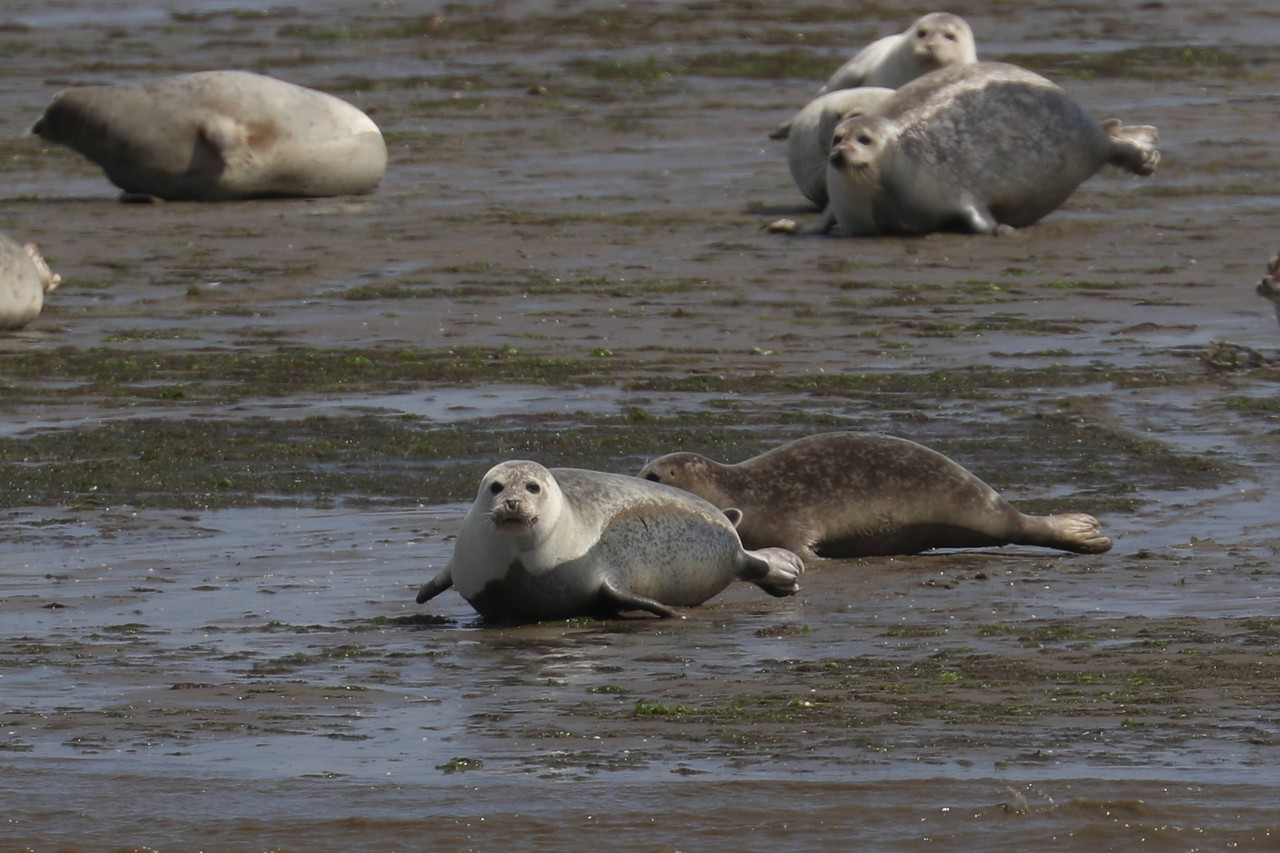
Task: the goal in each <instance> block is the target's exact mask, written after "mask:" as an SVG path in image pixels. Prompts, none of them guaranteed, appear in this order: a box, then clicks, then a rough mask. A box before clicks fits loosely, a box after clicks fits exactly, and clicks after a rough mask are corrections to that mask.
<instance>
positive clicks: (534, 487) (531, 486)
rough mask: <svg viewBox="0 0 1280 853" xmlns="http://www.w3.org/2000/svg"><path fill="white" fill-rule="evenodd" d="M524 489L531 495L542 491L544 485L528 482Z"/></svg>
mask: <svg viewBox="0 0 1280 853" xmlns="http://www.w3.org/2000/svg"><path fill="white" fill-rule="evenodd" d="M524 490H525V491H526V492H528V493H529V494H531V495H536V494H538V492H540V491H542V486H539V485H538V484H537V483H528V484H526V485H525V487H524Z"/></svg>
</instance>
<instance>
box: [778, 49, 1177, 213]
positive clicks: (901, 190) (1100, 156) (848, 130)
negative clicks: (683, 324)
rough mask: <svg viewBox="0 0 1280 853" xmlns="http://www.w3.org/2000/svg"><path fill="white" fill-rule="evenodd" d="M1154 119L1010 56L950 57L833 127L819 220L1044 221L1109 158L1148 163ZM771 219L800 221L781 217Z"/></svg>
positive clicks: (1117, 162)
mask: <svg viewBox="0 0 1280 853" xmlns="http://www.w3.org/2000/svg"><path fill="white" fill-rule="evenodd" d="M1157 139H1158V136H1157V133H1156V129H1155V128H1154V127H1149V126H1133V127H1122V126H1121V125H1120V122H1119V120H1117V119H1108V120H1107V121H1105V122H1103V123H1102V124H1099V123H1098V122H1097V121H1095V120H1094V119H1093V118H1091V117H1090V116H1089V115H1088V114H1087V113H1086V112H1085V111H1084V110H1083V109H1082V108H1081V107H1080V106H1079V105H1078V104H1076V103H1075V102H1074V101H1073V100H1071V99H1070V98H1069V97H1067V94H1066V93H1065V92H1063V91H1062V89H1060V88H1058V87H1057V86H1056V85H1054V84H1053V83H1051V82H1049V81H1048V80H1046V79H1045V78H1043V77H1041V76H1040V75H1038V74H1033V73H1032V72H1030V71H1026V70H1024V69H1022V68H1018V67H1017V66H1014V65H1008V64H1005V63H998V62H979V63H975V64H971V65H957V66H952V67H949V68H943V69H941V70H940V71H935V72H933V73H932V74H928V75H926V76H924V77H921V78H919V79H918V80H915V81H914V82H911V83H908V84H907V85H905V86H903V87H902V88H901V89H899V90H898V91H897V92H895V93H894V94H893V96H892V97H890V98H888V99H887V100H885V101H884V102H883V103H882V104H881V105H880V106H879V107H878V108H877V109H876V110H875V112H874V113H872V114H870V115H864V116H858V117H856V118H851V119H846V120H845V121H843V122H841V123H840V124H839V125H838V126H837V127H836V130H835V133H834V142H835V144H834V147H833V149H832V151H831V160H830V164H829V165H828V168H827V193H828V195H829V197H830V203H829V204H828V206H827V210H826V212H825V214H824V216H823V220H822V222H821V223H819V224H818V226H817V227H816V228H814V229H811V230H812V231H816V232H820V233H821V232H826V231H828V230H830V228H831V227H832V226H833V225H835V224H836V223H839V225H840V229H841V230H842V231H844V233H846V234H849V235H855V236H856V235H872V234H926V233H929V232H932V231H943V230H955V231H963V232H970V233H975V234H1002V233H1006V232H1008V231H1012V230H1013V229H1015V228H1023V227H1025V226H1028V225H1031V224H1032V223H1035V222H1037V221H1039V220H1040V219H1041V218H1043V217H1044V216H1046V215H1048V214H1049V213H1050V212H1052V211H1054V210H1056V209H1057V208H1058V207H1059V206H1060V205H1061V204H1062V203H1063V202H1064V201H1066V200H1067V198H1068V197H1069V196H1070V195H1071V193H1073V192H1074V191H1075V189H1076V188H1077V187H1078V186H1079V185H1080V184H1081V183H1083V182H1084V181H1085V180H1086V179H1088V178H1089V177H1091V176H1093V175H1094V174H1096V173H1097V172H1098V171H1099V170H1101V169H1102V168H1103V167H1104V166H1107V165H1113V166H1119V167H1120V168H1123V169H1126V170H1128V171H1130V172H1132V173H1133V174H1135V175H1142V176H1145V175H1150V174H1152V173H1153V172H1154V171H1155V169H1156V165H1157V164H1158V163H1159V162H1160V152H1159V151H1157V150H1156V142H1157ZM771 229H772V230H775V231H794V230H796V228H795V226H794V223H789V222H788V221H785V220H784V221H782V222H778V223H774V225H773V226H771Z"/></svg>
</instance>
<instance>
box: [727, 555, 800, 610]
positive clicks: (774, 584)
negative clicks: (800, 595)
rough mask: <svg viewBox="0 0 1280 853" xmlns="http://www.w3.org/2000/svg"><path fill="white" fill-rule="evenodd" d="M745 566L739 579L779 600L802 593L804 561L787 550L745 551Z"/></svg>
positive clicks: (739, 573)
mask: <svg viewBox="0 0 1280 853" xmlns="http://www.w3.org/2000/svg"><path fill="white" fill-rule="evenodd" d="M742 554H743V566H742V569H741V571H739V572H738V577H739V578H740V579H741V580H744V581H750V582H751V583H753V584H755V585H756V586H758V587H760V588H761V589H763V590H764V591H765V592H767V593H769V594H770V595H772V596H775V597H777V598H784V597H786V596H788V595H795V594H796V593H797V592H799V591H800V582H799V578H800V573H801V572H803V571H804V561H803V560H801V559H800V557H799V555H797V554H795V553H792V552H791V551H788V550H787V549H786V548H761V549H759V550H758V551H743V552H742Z"/></svg>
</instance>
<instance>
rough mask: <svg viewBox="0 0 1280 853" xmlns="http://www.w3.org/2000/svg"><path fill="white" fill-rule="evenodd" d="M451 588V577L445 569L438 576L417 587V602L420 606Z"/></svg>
mask: <svg viewBox="0 0 1280 853" xmlns="http://www.w3.org/2000/svg"><path fill="white" fill-rule="evenodd" d="M451 586H453V575H452V574H451V573H450V572H449V570H448V569H445V570H444V571H442V572H441V573H440V574H438V575H436V576H435V577H433V578H432V579H431V580H429V581H427V582H426V583H424V584H423V585H422V586H420V587H418V598H417V602H418V603H419V604H421V603H422V602H424V601H429V600H431V599H433V598H435V597H436V596H437V595H439V594H440V593H442V592H444V591H445V590H446V589H448V588H449V587H451Z"/></svg>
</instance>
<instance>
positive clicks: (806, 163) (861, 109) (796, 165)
mask: <svg viewBox="0 0 1280 853" xmlns="http://www.w3.org/2000/svg"><path fill="white" fill-rule="evenodd" d="M892 94H893V90H892V89H885V88H883V87H878V86H866V87H863V88H860V89H841V90H840V91H838V92H828V93H827V94H825V95H819V96H818V97H816V98H814V99H813V100H812V101H810V102H809V103H808V104H806V105H805V106H804V108H802V109H801V110H800V111H799V112H797V113H796V114H795V115H794V116H793V117H792V118H791V120H790V121H789V122H787V125H786V126H787V128H788V132H787V134H786V138H787V168H789V169H790V170H791V178H792V179H793V180H794V181H795V182H796V187H798V188H799V190H800V192H801V193H802V194H803V195H804V197H805V198H807V199H809V201H811V202H813V203H814V204H816V205H817V206H818V207H821V208H825V207H826V206H827V160H828V159H829V158H830V156H831V142H832V134H833V133H834V131H835V129H836V125H838V124H839V123H840V122H842V121H844V120H845V119H847V118H853V117H855V116H860V115H865V114H867V113H869V112H871V111H872V110H874V109H875V108H876V107H877V106H879V105H880V104H881V103H882V102H883V101H884V100H885V99H886V98H888V97H889V96H890V95H892Z"/></svg>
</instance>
